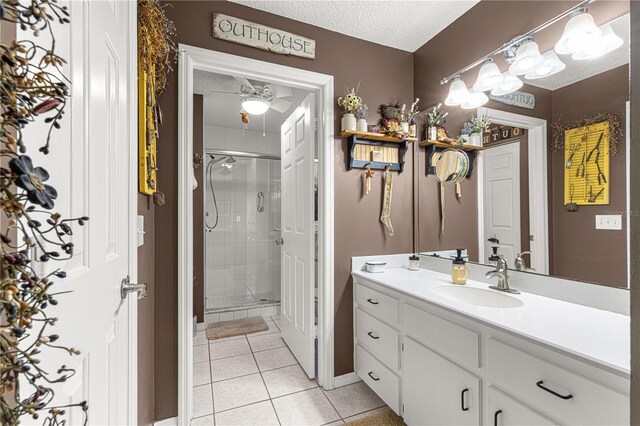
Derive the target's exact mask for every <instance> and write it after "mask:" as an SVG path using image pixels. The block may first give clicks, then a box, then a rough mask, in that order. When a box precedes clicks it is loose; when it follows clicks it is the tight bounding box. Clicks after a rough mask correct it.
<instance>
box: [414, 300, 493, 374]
mask: <svg viewBox="0 0 640 426" xmlns="http://www.w3.org/2000/svg"><path fill="white" fill-rule="evenodd" d="M402 329H403V330H404V331H405V332H406V333H407V334H409V335H411V336H413V337H414V338H416V339H417V340H419V341H422V343H424V344H426V345H427V346H429V347H430V348H431V349H433V350H435V351H436V352H439V353H440V354H442V355H445V356H447V357H448V358H450V359H453V360H457V361H458V362H460V363H462V364H464V365H465V366H468V367H473V368H478V367H480V355H479V351H478V342H479V339H480V336H479V335H478V333H476V332H474V331H471V330H469V329H466V328H464V327H462V326H459V325H457V324H454V323H452V322H450V321H447V320H444V319H442V318H440V317H437V316H435V315H432V314H429V313H427V312H425V311H423V310H421V309H418V308H416V307H413V306H411V305H405V306H404V308H403V310H402Z"/></svg>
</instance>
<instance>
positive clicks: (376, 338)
mask: <svg viewBox="0 0 640 426" xmlns="http://www.w3.org/2000/svg"><path fill="white" fill-rule="evenodd" d="M367 334H368V335H369V337H371V338H372V339H375V340H378V339H379V338H380V336H376V335H375V334H373V331H370V332H368V333H367Z"/></svg>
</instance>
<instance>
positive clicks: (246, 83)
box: [232, 75, 256, 90]
mask: <svg viewBox="0 0 640 426" xmlns="http://www.w3.org/2000/svg"><path fill="white" fill-rule="evenodd" d="M232 77H233V78H234V79H235V80H236V81H237V82H238V83H240V84H241V85H242V86H247V87H248V88H250V89H251V90H256V89H255V88H254V87H253V84H251V83H249V80H247V79H246V78H242V77H236V76H235V75H233V76H232Z"/></svg>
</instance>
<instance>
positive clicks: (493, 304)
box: [431, 285, 523, 308]
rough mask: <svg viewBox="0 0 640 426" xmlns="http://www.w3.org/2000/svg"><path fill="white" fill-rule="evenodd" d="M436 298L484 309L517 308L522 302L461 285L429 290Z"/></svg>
mask: <svg viewBox="0 0 640 426" xmlns="http://www.w3.org/2000/svg"><path fill="white" fill-rule="evenodd" d="M431 291H433V292H434V293H435V294H437V295H438V296H442V297H446V298H447V299H451V300H455V301H456V302H462V303H468V304H470V305H476V306H484V307H486V308H518V307H520V306H522V305H523V303H522V301H521V300H519V299H516V298H515V297H513V296H509V295H508V294H505V293H499V292H498V291H496V290H488V289H487V290H485V289H482V288H475V287H467V286H462V285H442V286H437V287H433V288H432V289H431Z"/></svg>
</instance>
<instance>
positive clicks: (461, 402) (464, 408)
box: [460, 388, 469, 411]
mask: <svg viewBox="0 0 640 426" xmlns="http://www.w3.org/2000/svg"><path fill="white" fill-rule="evenodd" d="M467 392H469V388H466V389H462V392H460V408H462V411H469V407H465V406H464V394H465V393H467Z"/></svg>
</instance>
